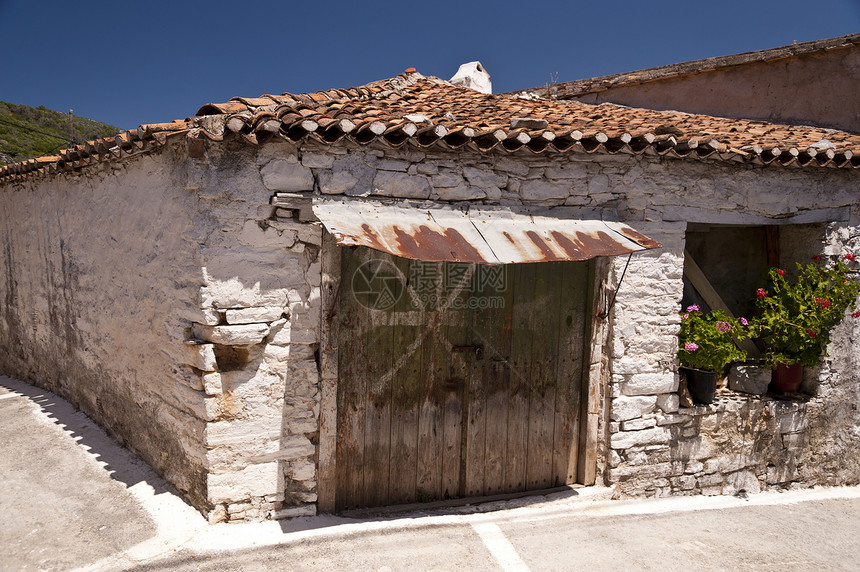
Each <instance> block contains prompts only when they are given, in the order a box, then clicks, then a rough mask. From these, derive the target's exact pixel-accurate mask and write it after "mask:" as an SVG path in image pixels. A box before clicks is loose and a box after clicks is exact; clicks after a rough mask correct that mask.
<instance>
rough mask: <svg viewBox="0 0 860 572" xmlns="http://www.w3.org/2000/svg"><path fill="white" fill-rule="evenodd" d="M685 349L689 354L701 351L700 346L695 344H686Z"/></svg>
mask: <svg viewBox="0 0 860 572" xmlns="http://www.w3.org/2000/svg"><path fill="white" fill-rule="evenodd" d="M684 349H685V350H687V351H688V352H694V351H696V350H697V349H699V344H694V343H693V342H685V343H684Z"/></svg>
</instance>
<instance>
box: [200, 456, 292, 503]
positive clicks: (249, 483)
mask: <svg viewBox="0 0 860 572" xmlns="http://www.w3.org/2000/svg"><path fill="white" fill-rule="evenodd" d="M278 478H279V471H278V463H277V462H272V463H263V464H260V465H251V466H249V467H245V468H244V469H242V470H241V471H231V472H228V473H210V474H209V475H208V478H207V487H208V491H209V502H212V503H223V502H236V501H241V500H245V499H247V498H250V497H262V496H265V495H274V494H277V493H278Z"/></svg>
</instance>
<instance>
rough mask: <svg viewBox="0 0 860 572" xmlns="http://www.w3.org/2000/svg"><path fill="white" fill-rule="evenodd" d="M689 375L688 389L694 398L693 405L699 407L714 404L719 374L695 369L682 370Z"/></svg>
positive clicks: (686, 368)
mask: <svg viewBox="0 0 860 572" xmlns="http://www.w3.org/2000/svg"><path fill="white" fill-rule="evenodd" d="M681 369H683V370H684V372H685V373H686V374H687V389H688V390H689V391H690V397H692V398H693V403H697V404H699V405H710V404H711V403H713V402H714V394H715V393H716V391H717V378H718V377H719V373H718V372H716V371H704V370H701V369H693V368H690V367H684V368H681Z"/></svg>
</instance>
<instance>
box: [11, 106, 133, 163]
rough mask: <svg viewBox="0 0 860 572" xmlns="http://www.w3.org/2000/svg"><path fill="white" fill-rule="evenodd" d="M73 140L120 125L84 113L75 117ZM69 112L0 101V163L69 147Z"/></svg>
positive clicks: (106, 134)
mask: <svg viewBox="0 0 860 572" xmlns="http://www.w3.org/2000/svg"><path fill="white" fill-rule="evenodd" d="M73 123H74V139H73V144H78V143H83V142H84V141H89V140H91V139H98V138H99V137H109V136H111V135H116V134H117V133H119V132H120V129H117V128H116V127H113V126H112V125H106V124H104V123H100V122H98V121H95V120H93V119H87V118H86V117H77V116H75V117H74V121H73ZM70 146H71V145H70V144H69V114H68V113H61V112H59V111H53V110H51V109H48V108H47V107H45V106H44V105H40V106H39V107H30V106H29V105H18V104H15V103H6V102H5V101H0V165H3V164H5V163H14V162H16V161H23V160H25V159H32V158H33V157H39V156H41V155H50V154H52V153H56V152H57V151H59V150H60V149H65V148H68V147H70Z"/></svg>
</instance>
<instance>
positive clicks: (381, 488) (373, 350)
mask: <svg viewBox="0 0 860 572" xmlns="http://www.w3.org/2000/svg"><path fill="white" fill-rule="evenodd" d="M370 252H371V253H372V255H371V257H370V258H369V260H368V263H369V264H370V265H371V266H370V268H371V269H372V271H373V272H375V274H373V281H372V283H371V291H372V292H373V293H374V295H375V294H377V293H379V292H384V291H386V290H385V289H386V288H390V287H392V286H394V287H396V285H397V281H396V280H392V277H394V276H395V275H396V272H394V270H395V265H394V263H393V257H391V256H390V255H388V254H385V253H382V252H377V251H370ZM376 306H377V307H376V308H373V309H370V310H369V319H370V322H371V324H372V325H371V328H370V336H368V339H367V342H366V343H365V348H364V349H365V353H364V359H365V360H366V362H367V363H366V364H365V367H366V372H367V377H366V383H365V386H366V393H367V409H366V411H365V429H364V494H363V499H364V506H368V507H374V506H384V505H386V504H388V486H389V482H390V475H389V468H390V454H391V381H392V378H391V367H392V359H393V357H392V351H391V343H392V328H391V325H390V324H391V316H392V313H393V312H392V309H391V307H390V306H388V304H387V303H386V302H384V298H381V299H379V301H378V302H377V303H376Z"/></svg>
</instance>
